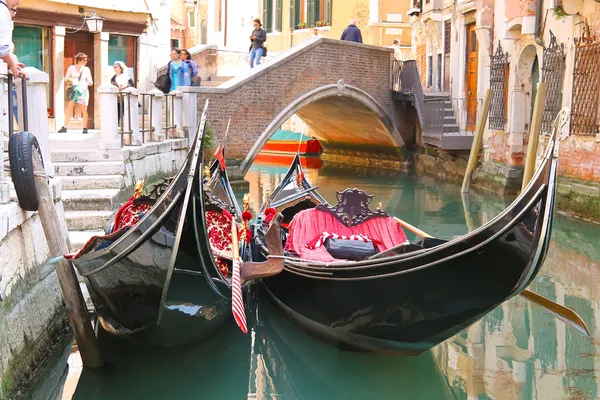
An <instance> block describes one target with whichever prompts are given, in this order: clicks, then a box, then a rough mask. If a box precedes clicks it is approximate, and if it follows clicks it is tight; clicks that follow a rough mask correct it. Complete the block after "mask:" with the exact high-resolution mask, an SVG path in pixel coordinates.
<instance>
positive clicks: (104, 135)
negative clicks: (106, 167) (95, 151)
mask: <svg viewBox="0 0 600 400" xmlns="http://www.w3.org/2000/svg"><path fill="white" fill-rule="evenodd" d="M117 93H119V89H117V88H116V87H115V86H113V85H103V86H100V87H99V88H98V97H99V98H100V102H99V103H98V105H99V106H100V108H101V109H102V119H101V121H100V129H101V130H100V145H99V147H100V148H101V149H105V150H117V149H120V148H121V138H120V137H119V125H118V121H117Z"/></svg>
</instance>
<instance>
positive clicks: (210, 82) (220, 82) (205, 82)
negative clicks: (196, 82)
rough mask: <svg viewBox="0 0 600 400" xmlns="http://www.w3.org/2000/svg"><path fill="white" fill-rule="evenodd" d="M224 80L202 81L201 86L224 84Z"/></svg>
mask: <svg viewBox="0 0 600 400" xmlns="http://www.w3.org/2000/svg"><path fill="white" fill-rule="evenodd" d="M223 83H224V81H202V82H200V86H202V87H217V86H219V85H222V84H223Z"/></svg>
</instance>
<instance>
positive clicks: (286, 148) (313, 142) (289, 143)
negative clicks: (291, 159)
mask: <svg viewBox="0 0 600 400" xmlns="http://www.w3.org/2000/svg"><path fill="white" fill-rule="evenodd" d="M262 151H263V152H273V153H290V154H296V153H298V154H306V155H308V154H313V155H317V154H320V153H321V152H322V151H323V149H322V148H321V144H320V143H319V141H318V140H317V139H313V138H311V137H310V136H306V135H304V134H302V133H299V132H292V131H287V130H282V129H279V130H278V131H277V132H275V133H274V134H273V136H271V138H269V141H268V142H267V143H265V145H264V146H263V148H262Z"/></svg>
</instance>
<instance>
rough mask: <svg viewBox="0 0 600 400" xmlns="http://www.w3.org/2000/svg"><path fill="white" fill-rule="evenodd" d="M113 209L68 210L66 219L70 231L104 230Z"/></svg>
mask: <svg viewBox="0 0 600 400" xmlns="http://www.w3.org/2000/svg"><path fill="white" fill-rule="evenodd" d="M112 215H113V212H112V211H66V212H65V220H66V221H67V227H68V228H69V231H92V230H100V229H101V230H104V229H105V228H106V225H107V223H108V220H109V219H110V218H111V217H112Z"/></svg>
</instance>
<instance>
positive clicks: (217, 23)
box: [208, 0, 411, 57]
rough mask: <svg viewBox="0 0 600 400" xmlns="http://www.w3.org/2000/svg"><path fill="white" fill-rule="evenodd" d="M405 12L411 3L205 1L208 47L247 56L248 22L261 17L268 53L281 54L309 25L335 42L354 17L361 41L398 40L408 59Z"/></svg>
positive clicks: (364, 0)
mask: <svg viewBox="0 0 600 400" xmlns="http://www.w3.org/2000/svg"><path fill="white" fill-rule="evenodd" d="M409 8H410V1H409V0H402V1H393V0H345V1H335V0H291V1H288V2H284V1H283V0H249V1H239V0H237V1H236V0H215V1H214V2H210V3H209V18H208V21H209V22H208V28H209V43H211V44H216V45H218V46H227V47H228V48H231V49H236V50H239V51H245V52H247V51H248V46H249V44H250V42H249V39H248V37H249V36H250V33H251V32H252V29H253V28H252V21H253V20H254V19H255V18H260V19H261V21H262V22H263V28H264V29H265V30H266V31H267V43H266V45H267V47H268V49H269V51H272V52H281V51H284V50H286V49H289V48H290V47H292V46H294V45H296V44H298V43H300V42H302V41H304V40H306V39H308V38H310V37H311V36H312V28H313V27H317V28H318V29H319V33H320V34H321V35H322V36H323V37H326V38H331V39H339V38H340V36H341V35H342V32H343V31H344V29H345V28H346V27H347V26H348V21H349V20H350V18H355V19H356V20H357V26H358V27H359V28H360V29H361V31H362V36H363V42H364V43H366V44H372V45H377V46H391V45H392V42H393V40H394V39H398V40H399V41H400V44H401V46H402V47H403V48H404V50H405V51H406V56H407V57H408V55H409V54H410V46H411V27H410V23H409V17H408V16H407V14H406V12H407V11H408V10H409Z"/></svg>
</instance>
